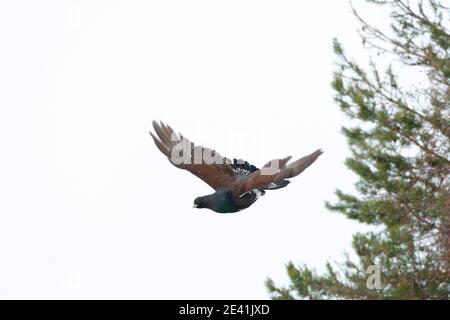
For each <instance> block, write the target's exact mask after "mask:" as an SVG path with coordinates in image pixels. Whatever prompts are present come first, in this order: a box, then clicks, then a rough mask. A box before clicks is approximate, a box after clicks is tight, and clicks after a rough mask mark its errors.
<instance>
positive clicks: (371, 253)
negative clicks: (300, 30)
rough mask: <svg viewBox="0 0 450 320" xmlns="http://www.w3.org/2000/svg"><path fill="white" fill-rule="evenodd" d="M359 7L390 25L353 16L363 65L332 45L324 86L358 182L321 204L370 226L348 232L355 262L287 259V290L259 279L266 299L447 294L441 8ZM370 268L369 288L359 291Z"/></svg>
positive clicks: (449, 135) (449, 237)
mask: <svg viewBox="0 0 450 320" xmlns="http://www.w3.org/2000/svg"><path fill="white" fill-rule="evenodd" d="M366 2H368V3H369V4H368V5H372V6H383V8H384V9H387V10H389V12H390V19H391V24H390V26H374V25H373V23H368V22H367V21H366V20H365V18H364V17H362V15H360V14H359V13H358V11H357V10H355V9H354V10H353V12H354V15H355V17H356V19H358V21H359V23H360V26H361V28H360V30H359V34H360V36H361V39H362V45H363V46H364V47H365V48H366V49H367V52H368V56H370V57H371V58H370V59H369V62H368V63H363V62H361V59H358V60H359V61H358V62H357V61H356V60H355V59H354V58H352V57H350V56H349V55H348V54H347V53H346V52H344V50H343V48H342V46H341V44H340V43H339V42H338V41H337V40H335V41H334V51H335V53H336V55H337V57H338V65H337V69H336V72H335V73H334V80H333V83H332V86H333V89H334V91H335V101H336V104H337V105H338V106H339V107H340V109H341V110H342V112H344V113H345V114H346V115H347V117H348V118H349V119H351V121H350V123H351V125H349V126H345V127H343V128H342V131H343V134H344V135H345V136H346V138H347V140H348V144H349V147H350V150H351V156H350V157H349V158H348V159H347V160H346V165H347V166H348V168H349V169H350V170H351V171H353V172H354V173H356V175H357V176H358V182H357V183H356V185H355V187H356V190H357V192H356V193H355V194H349V193H346V192H345V191H342V190H339V189H338V190H337V191H336V196H337V199H338V200H337V201H335V202H333V203H327V204H326V206H327V207H328V208H329V209H330V210H332V211H336V212H339V213H342V214H344V215H345V216H347V217H348V218H350V219H355V220H357V221H360V222H362V223H365V224H369V225H372V226H374V228H373V231H371V232H367V233H358V234H355V235H354V237H353V248H354V250H355V252H356V254H357V257H358V258H357V259H356V260H357V261H353V260H352V259H350V258H347V259H346V261H344V262H343V263H342V264H338V265H335V264H328V265H327V271H326V272H325V273H323V274H317V272H315V270H313V269H311V268H309V267H307V266H305V265H302V266H295V265H294V264H293V263H289V264H288V265H287V272H288V275H289V279H290V283H289V285H288V286H287V287H278V286H276V285H275V284H274V283H273V281H272V280H271V279H268V280H267V281H266V285H267V288H268V290H269V292H270V293H271V295H272V297H273V298H274V299H296V298H301V299H326V298H334V299H448V298H449V290H450V196H449V193H450V181H449V180H450V179H449V173H450V160H449V153H450V142H449V141H450V30H449V24H450V8H448V7H446V6H445V3H443V2H439V1H434V0H429V1H420V2H419V1H406V0H366ZM446 4H447V5H448V4H449V3H448V2H447V3H446ZM386 27H388V28H386ZM410 75H411V77H409V76H410ZM421 75H422V76H423V79H421V80H420V81H411V79H417V78H420V77H421ZM324 241H331V240H324ZM373 265H375V266H378V267H379V270H380V276H381V279H380V280H381V281H380V282H381V285H380V286H379V287H378V288H373V287H372V288H370V286H368V285H367V284H368V283H367V279H368V277H369V276H370V274H368V272H367V270H368V268H369V267H370V266H373Z"/></svg>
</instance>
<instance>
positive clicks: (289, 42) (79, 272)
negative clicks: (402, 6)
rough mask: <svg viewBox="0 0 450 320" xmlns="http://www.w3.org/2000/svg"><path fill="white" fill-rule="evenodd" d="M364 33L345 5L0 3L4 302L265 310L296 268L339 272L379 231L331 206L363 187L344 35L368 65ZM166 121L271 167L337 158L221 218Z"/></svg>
mask: <svg viewBox="0 0 450 320" xmlns="http://www.w3.org/2000/svg"><path fill="white" fill-rule="evenodd" d="M355 4H356V5H359V6H363V7H364V6H365V4H364V2H362V1H356V3H355ZM372 17H373V14H372ZM356 29H357V23H356V21H355V19H354V18H353V17H352V15H351V13H350V7H349V5H348V2H347V1H342V0H340V1H308V2H306V1H261V0H258V1H242V0H240V1H210V0H208V1H206V0H205V1H109V0H108V1H56V0H55V1H2V2H1V3H0V48H1V49H0V124H1V125H0V134H1V135H0V142H1V159H0V164H1V166H0V177H1V178H0V198H1V201H0V298H153V299H154V298H191V299H196V298H207V299H215V298H225V299H226V298H237V299H240V298H243V299H244V298H247V299H267V298H269V295H268V293H267V291H266V288H265V286H264V280H265V279H266V278H267V277H272V278H273V279H274V280H275V282H276V283H278V284H286V283H287V277H286V275H285V268H284V265H285V263H287V262H288V261H289V260H292V261H293V262H295V263H297V264H301V263H306V264H308V265H309V266H311V267H316V268H317V269H318V270H319V271H320V270H323V266H324V264H325V262H326V261H328V260H336V261H340V260H342V258H343V252H344V251H345V250H347V251H348V250H351V236H352V234H353V233H355V232H356V231H358V230H363V229H364V227H363V226H361V225H358V224H357V223H356V222H352V221H349V220H347V219H345V217H343V216H342V215H339V214H337V213H333V212H329V211H328V210H327V209H326V208H325V207H324V202H325V201H326V200H333V199H335V198H334V195H333V192H334V190H335V189H336V188H338V187H339V188H341V189H343V190H347V191H351V190H353V186H352V185H353V183H354V182H355V181H356V178H355V176H354V175H353V174H352V173H351V172H350V171H349V170H348V169H347V168H346V167H345V165H344V164H343V161H344V159H345V157H346V156H347V155H348V147H347V144H346V141H345V139H344V137H343V136H342V135H341V134H340V127H341V125H342V124H343V122H344V121H345V118H344V117H343V116H342V115H341V113H340V111H339V110H338V107H337V106H336V104H335V103H334V102H333V99H332V98H333V91H332V89H331V86H330V81H331V75H332V72H333V70H334V68H335V66H334V65H333V61H334V60H335V57H334V55H333V53H332V38H333V37H337V38H339V39H340V40H341V41H342V42H343V44H344V47H345V48H346V50H347V51H349V52H352V53H353V54H354V55H360V54H361V53H362V52H363V51H361V50H360V48H359V46H360V40H359V38H358V37H357V34H356ZM153 119H158V120H163V121H165V122H167V123H169V124H170V125H171V126H172V127H173V128H174V129H176V130H177V131H180V132H182V133H183V134H184V135H185V136H186V137H188V138H189V139H191V140H192V141H194V142H195V143H197V144H201V145H204V146H208V147H211V148H214V149H216V150H218V151H219V152H220V153H221V154H223V155H226V156H228V157H237V158H242V159H245V160H248V161H249V162H251V163H253V164H255V165H257V166H261V165H263V164H264V163H265V162H267V161H268V160H271V159H273V158H277V157H283V156H287V155H292V156H293V157H294V158H295V157H301V156H304V155H306V154H308V153H310V152H312V151H314V150H316V149H317V148H322V149H323V150H324V151H325V153H324V154H323V155H322V156H321V157H320V158H319V160H318V161H317V162H315V163H314V165H312V166H311V167H310V168H308V169H307V170H306V171H305V172H304V173H303V174H302V175H300V176H299V177H297V178H295V179H293V181H292V183H291V184H290V185H289V186H288V187H287V188H285V189H282V190H277V191H270V192H267V193H266V195H265V196H264V197H263V198H261V199H260V200H258V202H257V203H256V204H255V205H253V206H252V207H251V208H249V209H247V210H245V211H242V212H240V213H237V214H228V215H221V214H217V213H214V212H212V211H208V210H199V209H193V208H192V203H193V200H194V198H195V197H197V196H199V195H204V194H207V193H210V192H211V189H210V188H209V187H208V185H206V184H205V183H203V182H202V181H201V180H199V179H197V178H196V177H194V176H192V175H190V174H189V173H188V172H183V171H182V170H179V169H176V168H175V167H173V166H172V165H170V163H169V162H168V161H167V159H165V158H164V156H163V155H162V154H161V153H160V152H159V151H158V150H157V148H156V147H155V146H154V144H153V142H152V140H151V139H150V136H149V134H148V131H149V130H150V129H151V121H152V120H153Z"/></svg>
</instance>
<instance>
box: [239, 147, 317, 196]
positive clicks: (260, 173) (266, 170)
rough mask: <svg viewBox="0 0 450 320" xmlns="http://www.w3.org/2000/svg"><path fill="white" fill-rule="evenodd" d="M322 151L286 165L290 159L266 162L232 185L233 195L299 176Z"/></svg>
mask: <svg viewBox="0 0 450 320" xmlns="http://www.w3.org/2000/svg"><path fill="white" fill-rule="evenodd" d="M322 153H323V152H322V150H320V149H319V150H316V151H314V152H313V153H311V154H310V155H307V156H306V157H303V158H300V159H298V160H296V161H294V162H292V163H290V164H288V162H289V160H290V159H291V157H287V158H285V159H277V160H272V161H270V162H268V163H267V164H266V165H265V166H264V167H263V168H262V169H260V170H257V171H255V172H253V173H252V174H251V175H249V176H247V177H246V178H244V179H240V180H236V181H235V182H234V183H233V193H234V195H236V196H239V195H242V194H244V193H246V192H248V191H250V190H253V189H259V188H264V187H265V186H268V185H269V184H271V183H276V182H278V181H282V180H284V179H289V178H292V177H295V176H297V175H299V174H300V173H301V172H302V171H303V170H305V169H306V168H307V167H309V166H310V165H311V164H312V163H313V162H314V161H316V160H317V158H318V157H319V156H320V155H321V154H322Z"/></svg>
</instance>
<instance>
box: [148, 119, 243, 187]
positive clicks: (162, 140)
mask: <svg viewBox="0 0 450 320" xmlns="http://www.w3.org/2000/svg"><path fill="white" fill-rule="evenodd" d="M153 128H154V129H155V132H156V136H155V135H154V134H153V133H152V132H150V135H151V136H152V138H153V140H154V141H155V144H156V146H157V147H158V149H159V150H160V151H161V152H162V153H163V154H164V155H165V156H166V157H167V158H168V159H169V161H170V162H171V163H172V164H173V165H174V166H176V167H178V168H180V169H185V170H187V171H189V172H191V173H192V174H194V175H196V176H197V177H199V178H200V179H202V180H203V181H205V182H206V183H207V184H208V185H210V186H211V187H212V188H214V189H217V188H221V187H227V186H231V185H232V184H233V182H234V181H235V180H236V176H235V173H234V171H233V169H232V168H231V166H230V165H229V160H228V159H226V158H224V157H222V156H221V155H220V154H219V153H217V152H215V151H214V150H211V149H208V148H203V147H202V146H195V145H194V144H193V143H192V142H190V141H189V140H188V139H186V138H184V137H183V136H182V135H181V134H180V135H177V134H176V133H175V132H174V131H173V130H172V128H171V127H169V126H167V125H165V124H164V123H162V122H160V123H158V122H156V121H153Z"/></svg>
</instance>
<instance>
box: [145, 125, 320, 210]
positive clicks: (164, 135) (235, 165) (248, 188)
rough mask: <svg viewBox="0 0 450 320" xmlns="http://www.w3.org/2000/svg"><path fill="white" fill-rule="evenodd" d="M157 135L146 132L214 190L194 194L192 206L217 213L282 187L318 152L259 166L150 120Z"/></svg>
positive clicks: (171, 157) (178, 163) (243, 206)
mask: <svg viewBox="0 0 450 320" xmlns="http://www.w3.org/2000/svg"><path fill="white" fill-rule="evenodd" d="M153 127H154V129H155V132H156V134H157V136H158V137H156V136H155V135H153V133H151V132H150V134H151V136H152V137H153V140H154V142H155V144H156V146H157V147H158V149H159V150H160V151H161V152H162V153H164V154H165V155H166V156H167V158H168V159H169V161H170V162H171V163H172V164H173V165H175V166H176V167H178V168H181V169H185V170H188V171H190V172H191V173H192V174H194V175H196V176H197V177H199V178H200V179H202V180H203V181H205V182H206V183H207V184H209V185H210V186H211V187H212V188H214V190H215V192H214V193H212V194H209V195H206V196H201V197H197V198H196V199H195V200H194V207H196V208H208V209H210V210H213V211H215V212H218V213H233V212H238V211H241V210H244V209H246V208H248V207H250V206H251V205H252V204H254V203H255V202H256V200H258V199H259V198H260V197H261V196H263V195H264V194H265V192H266V190H275V189H280V188H284V187H285V186H287V185H288V184H289V182H290V181H289V180H287V178H292V177H294V176H296V175H298V174H300V173H301V172H302V171H303V170H304V169H306V168H307V167H308V166H309V165H311V164H312V163H313V162H314V161H315V160H316V159H317V158H318V157H319V156H320V155H321V154H322V151H321V150H317V151H315V152H313V153H312V154H310V155H308V156H306V157H303V158H300V159H298V160H296V161H294V162H292V163H290V164H288V162H289V160H290V159H291V157H287V158H284V159H277V160H272V161H271V162H269V163H267V164H266V165H265V166H264V167H263V168H262V169H258V168H257V167H255V166H254V165H251V164H249V163H248V162H247V161H243V160H236V159H233V161H231V160H230V159H227V158H224V157H222V156H221V155H220V154H218V153H216V152H215V151H213V150H211V149H207V148H203V147H201V146H195V145H194V144H193V143H192V142H190V141H189V140H187V139H186V138H184V137H183V136H182V135H179V136H178V135H177V134H176V133H175V132H174V131H173V130H172V129H171V128H170V127H169V126H166V125H164V124H163V123H162V122H161V123H159V124H158V123H157V122H156V121H153Z"/></svg>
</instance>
